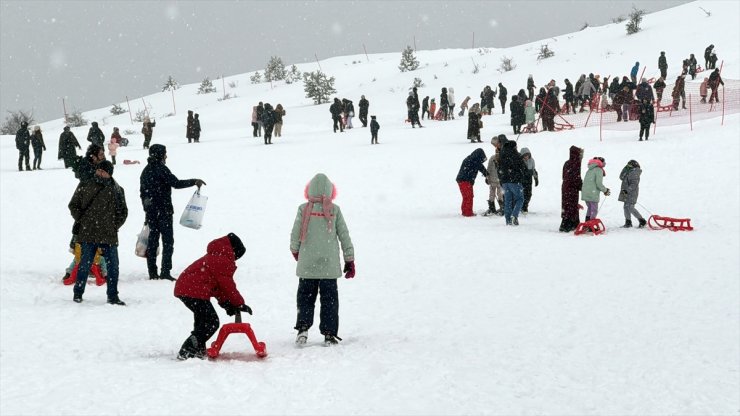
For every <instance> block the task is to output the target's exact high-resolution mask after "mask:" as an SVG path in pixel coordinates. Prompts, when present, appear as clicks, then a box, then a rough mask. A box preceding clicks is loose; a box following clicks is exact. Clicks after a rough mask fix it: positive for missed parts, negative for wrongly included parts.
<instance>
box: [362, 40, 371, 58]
mask: <svg viewBox="0 0 740 416" xmlns="http://www.w3.org/2000/svg"><path fill="white" fill-rule="evenodd" d="M362 50H364V51H365V59H367V61H368V62H370V58H369V57H368V56H367V48H365V44H364V43H363V44H362Z"/></svg>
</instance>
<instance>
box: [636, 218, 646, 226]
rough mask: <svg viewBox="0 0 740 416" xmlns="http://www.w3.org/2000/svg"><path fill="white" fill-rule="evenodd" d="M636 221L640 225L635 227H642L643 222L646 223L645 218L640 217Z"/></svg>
mask: <svg viewBox="0 0 740 416" xmlns="http://www.w3.org/2000/svg"><path fill="white" fill-rule="evenodd" d="M637 222H639V223H640V225H638V226H637V228H644V227H645V224H647V221H645V218H640V219H638V220H637Z"/></svg>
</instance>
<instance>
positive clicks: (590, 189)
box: [581, 159, 606, 202]
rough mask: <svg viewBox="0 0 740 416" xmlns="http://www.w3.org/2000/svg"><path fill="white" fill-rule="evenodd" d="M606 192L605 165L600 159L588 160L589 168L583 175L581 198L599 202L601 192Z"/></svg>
mask: <svg viewBox="0 0 740 416" xmlns="http://www.w3.org/2000/svg"><path fill="white" fill-rule="evenodd" d="M602 192H606V186H604V166H603V164H602V163H601V161H600V160H598V159H591V160H589V161H588V170H587V171H586V176H584V177H583V186H582V187H581V199H583V200H584V201H586V202H599V199H600V198H601V193H602Z"/></svg>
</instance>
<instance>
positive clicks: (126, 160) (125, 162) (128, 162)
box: [123, 159, 141, 165]
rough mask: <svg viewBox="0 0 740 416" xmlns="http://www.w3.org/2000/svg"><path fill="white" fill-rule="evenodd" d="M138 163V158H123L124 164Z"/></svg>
mask: <svg viewBox="0 0 740 416" xmlns="http://www.w3.org/2000/svg"><path fill="white" fill-rule="evenodd" d="M139 163H141V162H139V161H138V160H130V159H123V164H124V165H138V164H139Z"/></svg>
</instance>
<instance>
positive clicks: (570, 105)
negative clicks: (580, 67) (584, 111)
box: [563, 78, 576, 114]
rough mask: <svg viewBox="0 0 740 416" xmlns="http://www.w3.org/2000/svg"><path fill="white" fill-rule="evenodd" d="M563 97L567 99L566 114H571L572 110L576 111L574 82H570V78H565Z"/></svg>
mask: <svg viewBox="0 0 740 416" xmlns="http://www.w3.org/2000/svg"><path fill="white" fill-rule="evenodd" d="M563 99H565V114H570V112H571V110H573V112H574V113H575V112H576V103H575V95H574V94H573V84H571V83H570V80H569V79H568V78H566V79H565V92H564V93H563Z"/></svg>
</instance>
